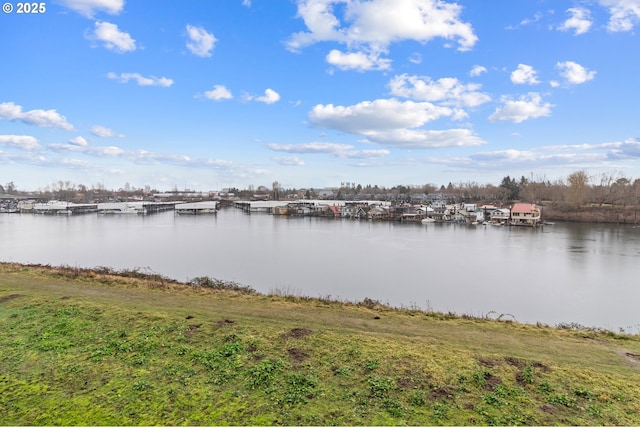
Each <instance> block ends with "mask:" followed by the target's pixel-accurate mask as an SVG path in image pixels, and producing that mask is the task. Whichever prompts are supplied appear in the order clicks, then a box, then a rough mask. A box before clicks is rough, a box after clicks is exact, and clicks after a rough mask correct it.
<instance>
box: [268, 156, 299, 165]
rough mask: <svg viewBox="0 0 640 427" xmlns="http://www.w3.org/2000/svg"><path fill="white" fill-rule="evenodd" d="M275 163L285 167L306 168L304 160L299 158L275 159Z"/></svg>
mask: <svg viewBox="0 0 640 427" xmlns="http://www.w3.org/2000/svg"><path fill="white" fill-rule="evenodd" d="M273 161H274V162H277V163H280V164H281V165H283V166H304V160H302V159H301V158H300V157H298V156H289V157H274V158H273Z"/></svg>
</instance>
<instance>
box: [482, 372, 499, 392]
mask: <svg viewBox="0 0 640 427" xmlns="http://www.w3.org/2000/svg"><path fill="white" fill-rule="evenodd" d="M498 384H502V380H501V379H500V377H496V376H495V375H492V374H488V375H487V377H486V379H485V384H484V388H486V389H487V390H489V391H494V390H495V389H496V386H497V385H498Z"/></svg>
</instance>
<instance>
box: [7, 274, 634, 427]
mask: <svg viewBox="0 0 640 427" xmlns="http://www.w3.org/2000/svg"><path fill="white" fill-rule="evenodd" d="M0 307H1V308H2V310H0V324H1V325H2V327H1V328H0V345H1V346H2V348H3V352H2V354H1V355H0V361H1V362H0V414H1V415H0V422H1V423H2V424H4V425H7V424H40V425H77V424H113V425H116V424H117V425H135V424H147V425H149V424H164V425H167V424H212V425H213V424H238V425H265V424H270V425H274V424H279V425H292V424H295V425H308V424H314V425H329V424H341V425H354V424H358V425H376V424H387V425H392V424H393V425H397V424H410V425H425V424H437V425H442V424H465V425H477V424H529V425H558V424H570V425H594V424H638V423H640V416H639V415H638V414H640V385H638V383H637V381H635V379H636V378H637V375H638V373H639V372H640V371H639V369H640V367H639V363H640V362H639V360H638V359H640V337H638V336H634V335H619V334H614V333H612V332H606V331H596V330H589V329H581V328H574V329H571V328H565V329H561V328H551V327H547V326H543V325H538V326H536V325H523V324H519V323H515V322H510V321H504V320H502V321H498V320H489V319H485V318H473V317H468V316H454V315H450V314H443V313H434V312H423V311H412V310H406V309H405V310H399V309H392V308H389V307H385V306H382V305H380V304H378V303H377V302H376V301H372V300H368V299H365V300H364V301H362V302H361V303H359V304H354V303H341V302H336V301H330V300H327V299H318V298H304V297H296V296H278V295H260V294H257V293H255V292H253V291H252V290H251V289H249V288H244V287H242V286H239V285H236V284H233V283H226V282H219V281H215V280H212V279H205V278H200V279H197V280H196V279H194V280H193V281H191V283H190V284H189V285H185V284H181V283H179V282H176V281H173V280H168V279H165V278H163V277H160V276H157V275H150V276H147V275H142V274H139V273H137V272H136V271H129V272H124V273H119V274H114V272H113V271H110V270H108V269H101V270H84V269H75V268H49V267H46V266H24V265H18V264H6V263H5V264H0Z"/></svg>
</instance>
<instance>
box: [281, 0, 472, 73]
mask: <svg viewBox="0 0 640 427" xmlns="http://www.w3.org/2000/svg"><path fill="white" fill-rule="evenodd" d="M297 3H298V17H300V18H302V19H303V20H304V23H305V25H306V27H307V31H302V32H298V33H295V34H293V35H292V36H291V37H290V38H289V40H288V42H287V47H288V48H289V49H290V50H292V51H299V50H300V49H302V48H304V47H306V46H309V45H312V44H314V43H318V42H337V43H341V44H344V45H346V46H347V47H349V50H350V51H351V53H350V54H346V55H350V56H348V57H345V56H344V55H345V54H342V55H338V54H336V53H334V54H333V55H331V56H328V57H327V59H332V60H334V61H340V63H341V64H343V66H344V62H346V61H347V60H349V61H356V60H357V62H358V63H362V60H363V59H365V58H369V59H371V58H378V57H379V55H380V54H381V53H386V51H387V48H388V46H389V45H390V44H391V43H396V42H401V41H405V40H414V41H418V42H420V43H427V42H429V41H431V40H433V39H435V38H442V39H445V40H447V41H450V40H454V41H457V43H458V50H461V51H465V50H469V49H471V48H472V47H473V46H474V45H475V43H476V42H477V40H478V37H477V36H476V35H475V34H474V32H473V28H472V27H471V25H470V24H469V23H465V22H462V21H461V20H460V14H461V11H462V8H461V7H460V6H459V5H458V4H455V3H445V2H443V1H440V0H371V1H366V2H361V1H357V2H356V1H345V0H298V1H297ZM336 10H340V11H342V12H343V13H342V16H337V14H336ZM356 51H360V52H362V55H363V56H361V57H355V56H353V54H354V53H355V52H356ZM379 61H381V60H380V59H378V60H377V61H374V62H376V63H378V66H379V65H381V63H380V62H379ZM385 61H389V60H385ZM388 63H390V62H385V63H382V64H388ZM344 69H354V67H346V68H344ZM355 69H358V68H355ZM376 69H385V68H376Z"/></svg>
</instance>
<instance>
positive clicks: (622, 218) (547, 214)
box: [542, 204, 640, 225]
mask: <svg viewBox="0 0 640 427" xmlns="http://www.w3.org/2000/svg"><path fill="white" fill-rule="evenodd" d="M542 215H543V218H544V220H545V221H566V222H586V223H606V224H634V225H637V224H640V209H638V208H637V207H620V206H582V207H580V208H576V207H575V206H569V205H561V204H551V205H543V207H542Z"/></svg>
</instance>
